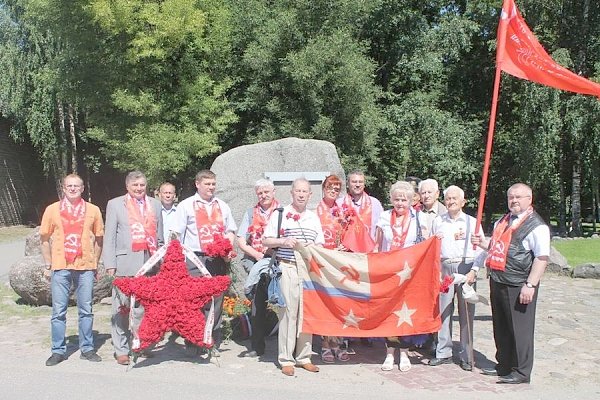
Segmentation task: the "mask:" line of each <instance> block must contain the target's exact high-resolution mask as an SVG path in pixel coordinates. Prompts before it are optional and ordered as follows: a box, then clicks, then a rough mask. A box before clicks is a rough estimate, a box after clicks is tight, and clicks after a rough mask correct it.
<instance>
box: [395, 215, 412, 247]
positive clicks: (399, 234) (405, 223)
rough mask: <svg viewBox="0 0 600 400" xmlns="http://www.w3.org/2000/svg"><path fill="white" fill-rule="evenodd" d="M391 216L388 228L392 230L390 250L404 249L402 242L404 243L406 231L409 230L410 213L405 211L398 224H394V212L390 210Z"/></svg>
mask: <svg viewBox="0 0 600 400" xmlns="http://www.w3.org/2000/svg"><path fill="white" fill-rule="evenodd" d="M391 214H392V215H391V216H390V228H392V244H391V246H390V250H397V249H403V248H404V242H406V236H407V235H408V229H409V228H410V220H411V218H410V211H409V210H408V209H407V210H406V211H405V212H404V214H402V215H401V216H400V217H401V218H402V219H401V220H400V222H398V223H396V218H397V216H396V210H394V209H392V213H391Z"/></svg>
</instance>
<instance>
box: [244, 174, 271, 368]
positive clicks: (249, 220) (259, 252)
mask: <svg viewBox="0 0 600 400" xmlns="http://www.w3.org/2000/svg"><path fill="white" fill-rule="evenodd" d="M254 191H255V192H256V197H257V198H258V203H257V204H256V205H254V206H253V207H250V208H249V209H248V210H246V213H245V214H244V217H243V218H242V223H241V224H240V227H239V229H238V233H237V242H238V247H239V248H240V249H241V250H242V251H243V252H244V256H243V257H242V265H243V267H244V269H245V270H246V272H248V273H249V276H248V280H249V281H250V282H248V281H247V283H248V285H252V286H253V287H254V299H253V301H252V337H251V342H252V350H251V351H249V352H248V353H246V356H247V357H256V356H260V355H263V354H264V352H265V329H266V316H267V287H268V284H269V276H268V273H267V272H268V271H266V268H267V267H268V263H266V262H262V263H260V264H257V263H256V262H257V261H259V260H262V259H263V258H265V261H266V259H270V257H271V251H270V250H269V249H267V248H266V247H265V246H264V245H263V243H262V239H263V234H264V231H265V227H266V226H267V223H268V222H269V218H270V217H271V214H273V211H274V210H275V209H276V208H277V207H279V202H278V201H277V199H275V185H273V182H271V181H270V180H268V179H259V180H258V181H256V184H255V185H254ZM267 250H269V251H267Z"/></svg>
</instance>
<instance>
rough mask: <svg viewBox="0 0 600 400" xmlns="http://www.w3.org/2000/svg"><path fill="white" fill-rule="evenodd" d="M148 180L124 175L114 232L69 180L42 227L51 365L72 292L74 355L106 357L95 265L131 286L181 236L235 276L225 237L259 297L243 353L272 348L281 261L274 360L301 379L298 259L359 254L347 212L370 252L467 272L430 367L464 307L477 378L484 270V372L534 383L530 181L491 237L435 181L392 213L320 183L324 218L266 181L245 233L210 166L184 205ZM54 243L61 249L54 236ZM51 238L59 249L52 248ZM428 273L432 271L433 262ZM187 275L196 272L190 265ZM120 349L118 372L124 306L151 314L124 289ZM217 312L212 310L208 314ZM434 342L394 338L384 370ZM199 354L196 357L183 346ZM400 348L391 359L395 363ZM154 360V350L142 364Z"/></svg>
mask: <svg viewBox="0 0 600 400" xmlns="http://www.w3.org/2000/svg"><path fill="white" fill-rule="evenodd" d="M146 185H147V182H146V178H145V176H144V175H143V174H142V173H141V172H139V171H134V172H131V173H129V174H128V175H127V177H126V180H125V186H126V189H127V193H126V194H125V195H123V196H120V197H117V198H115V199H112V200H110V201H109V202H108V204H107V208H106V226H104V225H103V222H102V216H101V213H100V210H99V209H98V207H96V206H95V205H93V204H90V203H88V202H85V201H84V200H83V199H82V197H81V194H82V193H83V190H84V187H83V181H82V180H81V178H80V177H79V176H77V175H68V176H67V177H65V178H64V179H63V193H64V197H63V198H62V199H61V200H60V201H58V202H56V203H54V204H52V205H50V206H48V208H47V209H46V211H45V212H44V216H43V218H42V225H41V230H40V235H41V241H42V254H43V257H44V260H45V262H46V272H45V274H46V276H48V277H49V278H51V288H52V303H53V306H52V318H51V328H52V355H51V357H50V358H49V359H48V360H47V361H46V365H48V366H52V365H56V364H58V363H60V362H61V361H63V360H64V359H65V351H66V345H65V329H66V328H65V326H66V311H67V305H68V296H69V290H70V286H71V284H73V285H74V286H75V292H76V298H77V305H78V311H79V346H80V350H81V356H80V357H81V358H82V359H86V360H89V361H101V358H100V357H99V356H98V354H97V353H96V351H95V349H94V345H93V337H92V321H93V314H92V288H93V281H94V276H95V271H96V266H97V262H98V260H99V259H100V256H101V254H102V257H103V261H104V266H105V268H106V271H107V274H108V275H114V276H133V275H135V274H136V272H137V270H138V269H139V268H140V266H141V265H142V264H144V262H145V261H146V260H147V259H148V258H149V257H150V256H151V255H152V254H153V253H154V252H155V251H156V249H157V248H158V247H159V246H161V245H162V244H163V243H164V241H165V240H166V239H167V238H168V237H169V235H171V234H172V233H173V232H174V233H176V234H177V235H178V237H179V240H180V241H181V242H182V243H183V244H184V245H185V246H187V247H188V248H190V249H191V250H193V251H194V252H195V253H196V255H197V256H198V257H199V258H200V259H201V261H202V262H203V263H204V265H205V266H206V267H207V269H208V271H209V272H210V273H211V274H212V275H225V274H228V272H229V263H230V261H231V256H226V257H210V256H208V255H207V254H206V253H205V252H204V251H203V249H204V248H205V246H206V245H207V244H209V243H211V242H212V240H213V238H214V235H215V234H216V233H221V234H223V235H224V237H226V238H227V239H228V240H230V241H231V243H232V244H234V243H235V244H237V246H238V248H239V249H240V250H241V251H242V253H243V254H242V260H241V262H242V265H243V266H244V269H245V270H246V271H247V272H248V281H247V286H248V287H250V288H251V291H252V294H253V303H252V313H251V314H252V316H251V319H252V326H253V329H252V337H251V345H252V349H251V350H250V351H249V352H248V353H247V355H248V356H253V357H256V356H260V355H262V354H263V353H264V352H265V336H266V334H267V332H266V330H265V327H266V315H267V301H266V300H267V286H268V283H269V274H268V267H269V265H270V261H271V259H272V258H274V259H273V261H275V260H276V261H277V262H278V265H279V267H280V269H281V280H280V285H281V292H282V295H283V300H284V302H285V307H276V311H277V316H278V318H279V329H278V362H279V365H280V367H281V371H282V373H283V374H284V375H287V376H293V375H294V373H295V368H303V369H304V370H306V371H309V372H318V371H319V367H317V366H316V365H314V364H313V363H312V361H311V355H312V354H313V349H312V343H313V340H312V335H311V334H308V333H305V332H302V331H301V326H300V320H299V315H300V313H301V308H302V304H301V302H302V296H301V291H302V281H301V279H300V278H299V271H298V268H299V267H300V266H301V265H303V264H302V263H299V262H297V260H296V258H295V255H294V249H296V248H298V246H305V245H307V244H315V245H320V246H324V247H326V248H330V249H337V250H339V251H351V249H349V248H346V247H345V246H344V244H343V243H342V240H341V239H342V237H341V236H342V234H341V233H342V231H343V223H344V221H343V219H341V218H339V216H340V213H341V212H342V210H348V209H351V210H353V215H354V216H355V218H356V219H357V221H359V222H360V223H361V224H363V225H364V229H365V230H366V232H367V234H368V235H369V236H370V238H371V239H372V242H371V244H372V249H371V251H372V252H383V251H391V250H395V249H401V248H407V247H410V246H412V245H414V244H416V243H419V242H420V241H422V240H425V239H427V238H428V237H431V236H432V235H435V236H437V237H438V238H439V240H441V259H440V265H441V277H440V279H444V278H445V277H447V276H457V275H458V276H461V277H463V279H462V280H460V281H458V282H457V283H456V284H452V285H450V287H449V290H448V292H447V293H440V298H439V307H440V315H441V323H442V324H441V329H440V331H439V332H438V333H437V339H436V341H435V356H434V357H433V358H431V359H430V361H429V365H430V366H433V367H435V366H438V365H442V364H446V363H452V356H453V354H452V315H453V312H454V299H455V297H457V298H458V301H457V303H458V304H457V306H458V314H459V326H460V346H459V354H458V355H457V356H458V358H459V365H460V367H461V368H463V369H464V370H467V371H470V370H472V368H473V360H472V356H470V355H471V354H472V344H473V329H472V327H473V316H474V304H470V303H467V302H465V301H464V298H463V292H464V290H463V285H469V286H472V287H473V288H474V286H475V284H476V279H477V274H478V270H479V268H480V267H484V266H485V267H486V268H488V270H489V275H490V300H491V306H492V318H493V330H494V339H495V343H496V348H497V352H496V360H497V364H496V366H495V368H492V369H485V368H484V369H482V373H484V374H488V375H498V381H499V382H501V383H525V382H529V380H530V375H531V369H532V365H533V332H534V324H535V306H536V300H537V295H538V291H539V282H540V280H541V277H542V274H543V272H544V269H545V266H546V263H547V258H548V255H549V247H550V244H549V243H550V233H549V228H548V226H547V225H546V224H545V223H544V222H543V220H542V219H541V218H540V217H539V215H538V214H537V213H536V212H535V211H534V210H533V207H532V200H533V199H532V191H531V189H530V188H529V187H528V186H527V185H525V184H522V183H517V184H515V185H513V186H511V187H510V188H509V189H508V192H507V200H508V209H509V212H508V213H507V214H506V215H504V216H503V217H502V218H501V219H500V220H499V221H497V222H496V224H495V225H494V229H493V233H492V235H491V237H490V238H486V237H485V236H484V235H483V233H481V229H479V227H478V226H477V223H476V220H475V219H474V218H473V217H471V216H468V215H467V214H465V213H464V212H463V207H464V206H465V194H464V192H463V190H462V189H461V188H459V187H457V186H454V185H452V186H449V187H447V188H446V190H444V192H443V203H444V204H442V203H441V202H440V201H439V200H438V198H439V196H440V192H439V187H438V183H437V182H436V181H435V180H434V179H425V180H422V181H421V180H419V179H417V178H412V177H411V178H407V179H406V180H405V181H399V182H396V183H394V184H393V185H391V187H390V190H389V203H390V204H391V206H392V208H391V209H389V210H386V211H384V209H383V207H382V204H381V202H380V201H379V200H377V199H376V198H374V197H372V196H370V195H368V194H367V193H366V192H365V175H364V173H363V172H361V171H352V172H350V173H349V174H348V176H347V181H346V188H347V193H346V194H342V187H343V182H342V180H341V179H340V178H339V177H337V176H335V175H330V176H329V177H327V178H326V179H325V180H324V181H323V184H322V189H323V190H322V193H323V198H322V199H321V201H320V202H319V204H318V206H317V208H316V210H315V211H311V210H308V209H307V205H308V202H309V200H310V198H311V195H312V189H311V184H310V182H309V181H307V180H306V179H304V178H299V179H296V180H295V181H294V182H293V183H292V188H291V192H290V195H291V203H290V204H288V205H286V206H282V205H281V203H280V202H279V201H278V200H277V199H276V196H275V186H274V184H273V182H271V181H269V180H268V179H260V180H258V181H257V182H256V184H255V193H256V196H257V202H256V203H255V204H253V205H252V206H251V207H249V208H248V209H247V211H246V212H245V213H244V216H243V217H242V220H241V223H240V226H239V229H238V228H237V225H236V223H235V221H234V219H233V216H232V213H231V209H230V208H229V206H228V205H227V204H226V203H225V202H224V201H222V200H221V199H218V198H217V197H216V196H215V189H216V176H215V174H214V173H213V172H211V171H209V170H203V171H200V172H198V174H197V175H196V178H195V185H196V189H197V191H196V193H195V194H194V195H193V196H191V197H189V198H187V199H185V200H183V201H181V202H180V203H179V204H177V205H175V197H176V188H175V186H174V185H172V184H171V183H164V184H162V185H161V186H160V188H159V191H158V200H157V199H155V198H153V197H149V196H148V195H147V188H146ZM50 239H52V240H50ZM50 242H51V244H50ZM432 267H433V266H432ZM188 271H189V273H190V275H192V276H199V275H200V274H201V273H200V271H199V270H198V268H197V267H196V266H195V265H194V264H193V263H188ZM222 301H223V296H218V297H217V298H215V307H214V309H215V324H214V330H213V338H214V346H213V347H212V348H211V350H210V352H211V356H213V357H218V356H219V346H220V344H221V340H222V336H221V317H222V315H221V314H222ZM112 302H113V304H112V313H113V316H112V321H111V322H112V341H113V346H114V356H115V359H116V361H117V363H119V364H123V365H126V364H129V362H130V357H131V349H132V343H131V340H132V339H131V331H130V326H129V318H128V317H127V315H124V313H123V312H122V309H123V308H130V307H131V308H132V310H133V313H132V314H133V318H132V323H133V324H139V322H140V321H141V317H142V316H143V308H142V307H141V306H140V305H139V304H129V299H128V298H127V296H124V295H123V294H122V293H121V292H120V291H119V290H118V289H117V288H116V287H113V294H112ZM205 312H206V313H208V312H209V311H208V309H206V310H205ZM427 338H428V336H427V335H413V336H410V337H390V338H385V341H386V348H387V352H386V355H385V359H384V362H383V364H382V366H381V368H382V370H388V371H389V370H392V369H393V368H394V365H396V363H397V364H398V367H399V369H400V370H401V371H407V370H409V369H410V368H411V364H410V359H409V358H408V354H407V352H408V349H409V348H410V347H411V346H413V345H415V344H423V343H424V342H425V341H426V339H427ZM342 342H343V338H339V337H323V338H322V351H321V358H322V361H323V362H324V363H333V362H335V361H336V360H338V361H342V362H343V361H348V360H349V355H348V352H347V351H346V349H345V348H344V347H343V346H341V344H342ZM186 344H187V345H188V348H190V349H191V351H196V352H198V351H200V350H201V349H197V348H194V346H193V345H192V344H190V343H186ZM397 351H398V352H399V357H398V358H396V355H395V353H396V352H397ZM140 356H142V357H143V356H151V351H147V352H145V353H142V354H140Z"/></svg>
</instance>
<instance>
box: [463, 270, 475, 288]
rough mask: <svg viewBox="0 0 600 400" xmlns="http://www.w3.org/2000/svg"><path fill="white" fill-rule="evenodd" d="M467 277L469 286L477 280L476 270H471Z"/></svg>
mask: <svg viewBox="0 0 600 400" xmlns="http://www.w3.org/2000/svg"><path fill="white" fill-rule="evenodd" d="M465 276H466V277H467V283H468V284H469V285H470V284H472V283H473V282H475V281H476V280H477V273H476V272H475V271H474V270H470V271H469V272H468V273H467V274H466V275H465Z"/></svg>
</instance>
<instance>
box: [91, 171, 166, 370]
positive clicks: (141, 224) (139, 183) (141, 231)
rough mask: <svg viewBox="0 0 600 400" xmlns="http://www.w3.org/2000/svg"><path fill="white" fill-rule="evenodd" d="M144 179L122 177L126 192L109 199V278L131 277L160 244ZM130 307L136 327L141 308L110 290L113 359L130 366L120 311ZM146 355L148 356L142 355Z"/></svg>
mask: <svg viewBox="0 0 600 400" xmlns="http://www.w3.org/2000/svg"><path fill="white" fill-rule="evenodd" d="M146 185H147V182H146V176H145V175H144V174H143V173H142V172H140V171H133V172H130V173H129V174H127V177H126V178H125V187H126V189H127V193H126V194H125V195H123V196H119V197H116V198H114V199H112V200H109V202H108V204H107V205H106V233H105V240H104V252H103V255H102V257H103V260H104V266H105V268H106V272H107V274H108V275H111V276H118V277H121V276H134V275H135V274H136V273H137V272H138V271H139V269H140V268H141V267H142V265H144V263H145V262H146V261H147V260H148V258H150V256H151V255H152V254H153V253H154V252H155V251H156V249H157V248H158V247H159V246H160V245H162V243H163V224H162V215H161V210H160V207H161V205H160V202H159V201H158V200H156V199H154V198H152V197H149V196H148V195H147V194H146ZM129 308H132V311H133V324H134V326H139V324H140V322H141V320H142V316H143V314H144V308H143V307H142V306H141V305H140V304H137V303H136V304H130V301H129V297H128V296H126V295H125V294H123V292H121V291H120V290H119V288H117V287H116V286H113V289H112V320H111V322H112V332H111V335H112V342H113V346H114V349H115V353H114V356H115V359H116V360H117V363H119V364H121V365H128V364H129V355H130V352H131V345H132V343H131V340H132V338H131V331H130V328H132V327H130V326H129V316H128V315H127V313H126V312H123V310H127V309H129ZM143 355H148V354H143Z"/></svg>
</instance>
